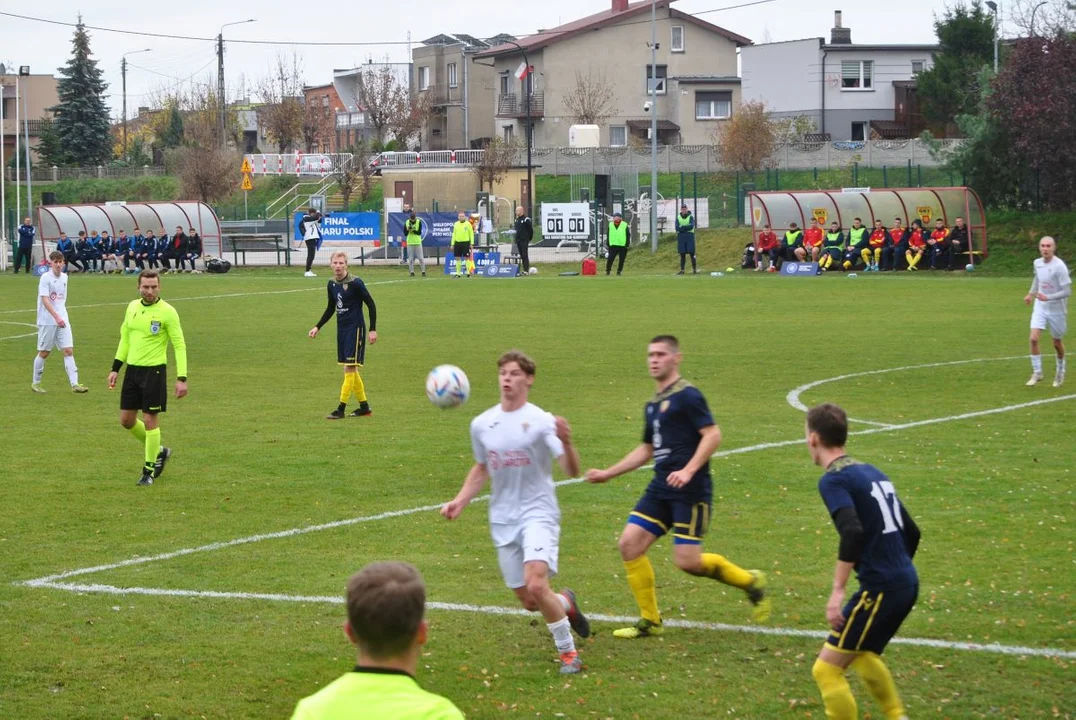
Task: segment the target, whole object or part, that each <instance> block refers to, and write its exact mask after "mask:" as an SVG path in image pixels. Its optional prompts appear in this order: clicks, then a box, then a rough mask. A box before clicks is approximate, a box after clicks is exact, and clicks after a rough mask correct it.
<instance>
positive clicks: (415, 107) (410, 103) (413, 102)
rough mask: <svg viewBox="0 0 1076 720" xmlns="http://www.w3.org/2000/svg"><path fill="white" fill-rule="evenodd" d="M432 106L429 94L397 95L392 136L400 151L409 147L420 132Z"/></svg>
mask: <svg viewBox="0 0 1076 720" xmlns="http://www.w3.org/2000/svg"><path fill="white" fill-rule="evenodd" d="M432 105H433V98H432V97H431V96H430V93H415V94H412V95H409V94H408V93H406V92H405V93H401V94H400V95H399V103H398V104H397V106H396V112H395V114H394V117H393V120H392V134H393V136H394V137H395V138H396V142H397V143H398V144H399V145H401V146H402V147H401V148H400V149H402V150H406V149H407V148H409V147H411V140H413V139H414V138H415V136H416V135H418V134H419V132H420V131H421V130H422V126H423V124H424V123H425V122H426V119H427V118H428V117H429V115H430V109H431V108H432Z"/></svg>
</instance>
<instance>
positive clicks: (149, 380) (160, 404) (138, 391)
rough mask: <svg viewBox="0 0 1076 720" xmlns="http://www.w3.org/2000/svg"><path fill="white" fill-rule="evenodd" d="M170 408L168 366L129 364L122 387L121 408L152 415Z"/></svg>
mask: <svg viewBox="0 0 1076 720" xmlns="http://www.w3.org/2000/svg"><path fill="white" fill-rule="evenodd" d="M167 409H168V366H167V365H154V366H151V367H146V366H144V365H128V366H127V372H126V373H125V374H124V376H123V387H122V388H121V389H120V410H141V411H142V412H144V413H150V414H151V415H153V414H156V413H163V412H164V411H165V410H167Z"/></svg>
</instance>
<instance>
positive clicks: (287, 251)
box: [224, 233, 295, 267]
mask: <svg viewBox="0 0 1076 720" xmlns="http://www.w3.org/2000/svg"><path fill="white" fill-rule="evenodd" d="M229 245H230V246H231V247H230V248H229V247H228V246H229ZM224 246H225V247H224V250H225V252H227V251H228V250H229V249H230V250H231V252H232V258H233V259H234V264H236V265H238V264H239V255H240V254H242V256H243V264H244V265H246V264H247V253H276V264H277V265H279V264H280V256H281V254H283V255H284V264H285V265H286V266H288V267H291V254H292V253H293V252H295V251H294V249H293V248H292V247H291V245H290V244H288V242H287V240H285V239H284V236H283V235H282V234H281V233H258V234H256V235H225V236H224Z"/></svg>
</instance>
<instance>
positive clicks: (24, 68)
mask: <svg viewBox="0 0 1076 720" xmlns="http://www.w3.org/2000/svg"><path fill="white" fill-rule="evenodd" d="M19 75H23V76H25V77H26V92H24V93H23V101H22V132H23V136H24V142H25V143H26V215H27V216H28V217H33V216H34V196H33V189H34V185H33V178H32V177H31V172H30V117H29V116H30V97H29V95H30V66H29V65H20V66H19ZM18 134H19V128H18V127H16V128H15V135H16V137H17V136H18ZM16 214H17V213H16Z"/></svg>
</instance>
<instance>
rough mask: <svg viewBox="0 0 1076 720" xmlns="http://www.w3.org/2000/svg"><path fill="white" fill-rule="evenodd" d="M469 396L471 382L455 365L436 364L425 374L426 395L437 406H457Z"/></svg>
mask: <svg viewBox="0 0 1076 720" xmlns="http://www.w3.org/2000/svg"><path fill="white" fill-rule="evenodd" d="M470 396H471V382H470V381H469V380H468V379H467V374H466V373H464V372H463V370H461V369H459V368H458V367H456V366H455V365H438V366H437V367H435V368H434V369H433V370H430V373H429V375H427V376H426V397H428V398H429V399H430V402H432V403H433V404H434V405H436V406H437V407H439V408H454V407H459V406H460V405H462V404H463V403H465V402H467V398H469V397H470Z"/></svg>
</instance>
